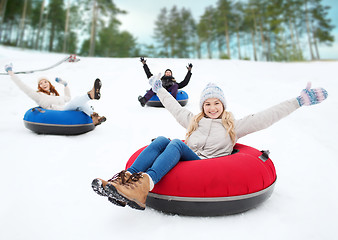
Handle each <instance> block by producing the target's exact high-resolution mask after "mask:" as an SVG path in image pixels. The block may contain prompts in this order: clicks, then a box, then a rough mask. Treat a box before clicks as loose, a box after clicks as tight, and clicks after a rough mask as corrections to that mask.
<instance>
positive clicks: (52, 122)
mask: <svg viewBox="0 0 338 240" xmlns="http://www.w3.org/2000/svg"><path fill="white" fill-rule="evenodd" d="M23 121H24V124H25V127H26V128H28V129H29V130H31V131H33V132H36V133H39V134H54V135H78V134H82V133H86V132H89V131H91V130H93V129H94V128H95V126H94V124H93V120H92V119H91V117H90V116H88V115H87V114H85V113H84V112H82V111H59V110H48V109H44V108H41V107H35V108H31V109H29V110H28V111H27V112H26V113H25V116H24V118H23Z"/></svg>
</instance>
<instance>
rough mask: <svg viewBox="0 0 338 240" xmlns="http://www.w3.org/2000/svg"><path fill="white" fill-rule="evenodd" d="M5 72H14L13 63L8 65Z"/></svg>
mask: <svg viewBox="0 0 338 240" xmlns="http://www.w3.org/2000/svg"><path fill="white" fill-rule="evenodd" d="M5 70H6V72H9V71H13V64H12V63H10V64H6V65H5Z"/></svg>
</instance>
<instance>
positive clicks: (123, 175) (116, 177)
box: [108, 170, 131, 184]
mask: <svg viewBox="0 0 338 240" xmlns="http://www.w3.org/2000/svg"><path fill="white" fill-rule="evenodd" d="M126 172H127V171H126V170H123V171H121V172H119V173H117V174H115V175H114V176H113V177H112V178H111V179H109V180H108V182H118V181H119V180H121V183H122V184H125V183H126V182H127V181H128V180H129V178H130V177H131V176H130V177H129V178H128V180H126Z"/></svg>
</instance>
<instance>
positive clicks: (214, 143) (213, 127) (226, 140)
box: [157, 88, 300, 158]
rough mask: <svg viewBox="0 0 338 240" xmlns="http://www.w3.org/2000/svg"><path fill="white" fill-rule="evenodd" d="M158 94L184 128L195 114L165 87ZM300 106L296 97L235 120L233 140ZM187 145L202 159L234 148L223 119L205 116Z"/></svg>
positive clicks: (226, 152) (264, 126) (260, 128)
mask: <svg viewBox="0 0 338 240" xmlns="http://www.w3.org/2000/svg"><path fill="white" fill-rule="evenodd" d="M157 96H158V97H159V99H160V100H161V103H162V104H163V105H164V107H165V108H166V109H167V110H168V111H169V112H170V113H171V114H172V115H173V116H174V117H175V119H176V120H177V121H178V122H179V123H180V124H181V125H182V126H183V127H184V128H185V129H187V128H188V126H189V124H190V121H191V119H192V117H193V116H194V115H193V114H192V113H191V112H190V111H189V110H188V109H186V108H184V107H182V106H181V105H180V104H179V103H178V102H177V101H176V99H175V98H173V97H172V95H171V94H170V93H168V92H167V90H165V89H164V88H161V89H160V90H159V91H158V92H157ZM299 107H300V106H299V104H298V101H297V99H296V98H294V99H290V100H288V101H285V102H282V103H280V104H277V105H275V106H273V107H271V108H268V109H266V110H264V111H262V112H259V113H256V114H251V115H249V116H247V117H244V118H242V119H239V120H235V121H234V125H235V132H236V141H237V140H238V139H239V138H241V137H244V136H245V135H247V134H249V133H253V132H256V131H259V130H262V129H265V128H267V127H269V126H271V125H272V124H273V123H275V122H277V121H279V120H280V119H282V118H283V117H286V116H287V115H289V114H290V113H292V112H293V111H295V110H296V109H298V108H299ZM187 145H188V146H189V147H190V148H191V149H192V150H193V151H194V152H195V153H196V154H197V155H198V156H199V157H201V158H215V157H220V156H225V155H229V154H231V152H232V150H233V143H232V141H231V139H230V136H229V134H227V132H226V129H225V127H224V126H223V124H222V119H211V118H207V117H204V118H202V119H201V120H200V122H199V124H198V128H197V129H196V130H195V131H194V132H193V133H192V134H191V136H190V137H189V140H188V142H187Z"/></svg>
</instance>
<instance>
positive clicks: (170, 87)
mask: <svg viewBox="0 0 338 240" xmlns="http://www.w3.org/2000/svg"><path fill="white" fill-rule="evenodd" d="M140 60H141V62H142V63H143V69H144V71H145V73H146V75H147V78H150V77H151V76H153V74H152V73H151V72H150V69H149V67H148V65H147V63H146V60H145V59H144V58H143V57H141V58H140ZM187 69H188V72H187V75H186V76H185V78H184V80H183V81H182V82H180V83H177V82H176V80H175V78H174V77H173V73H172V71H171V70H170V69H167V70H165V72H164V75H163V76H162V77H161V80H162V86H163V87H164V88H165V89H167V91H168V92H170V93H171V95H173V97H174V98H176V95H177V92H178V89H181V88H184V87H185V86H187V85H188V83H189V81H190V78H191V74H192V73H191V69H192V64H191V63H189V65H188V67H187ZM154 95H155V93H154V92H153V90H152V89H150V90H148V91H147V93H146V94H145V95H144V96H143V97H142V96H139V97H138V100H139V102H140V103H141V106H142V107H144V105H146V103H147V102H148V101H149V99H150V98H151V97H152V96H154Z"/></svg>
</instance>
